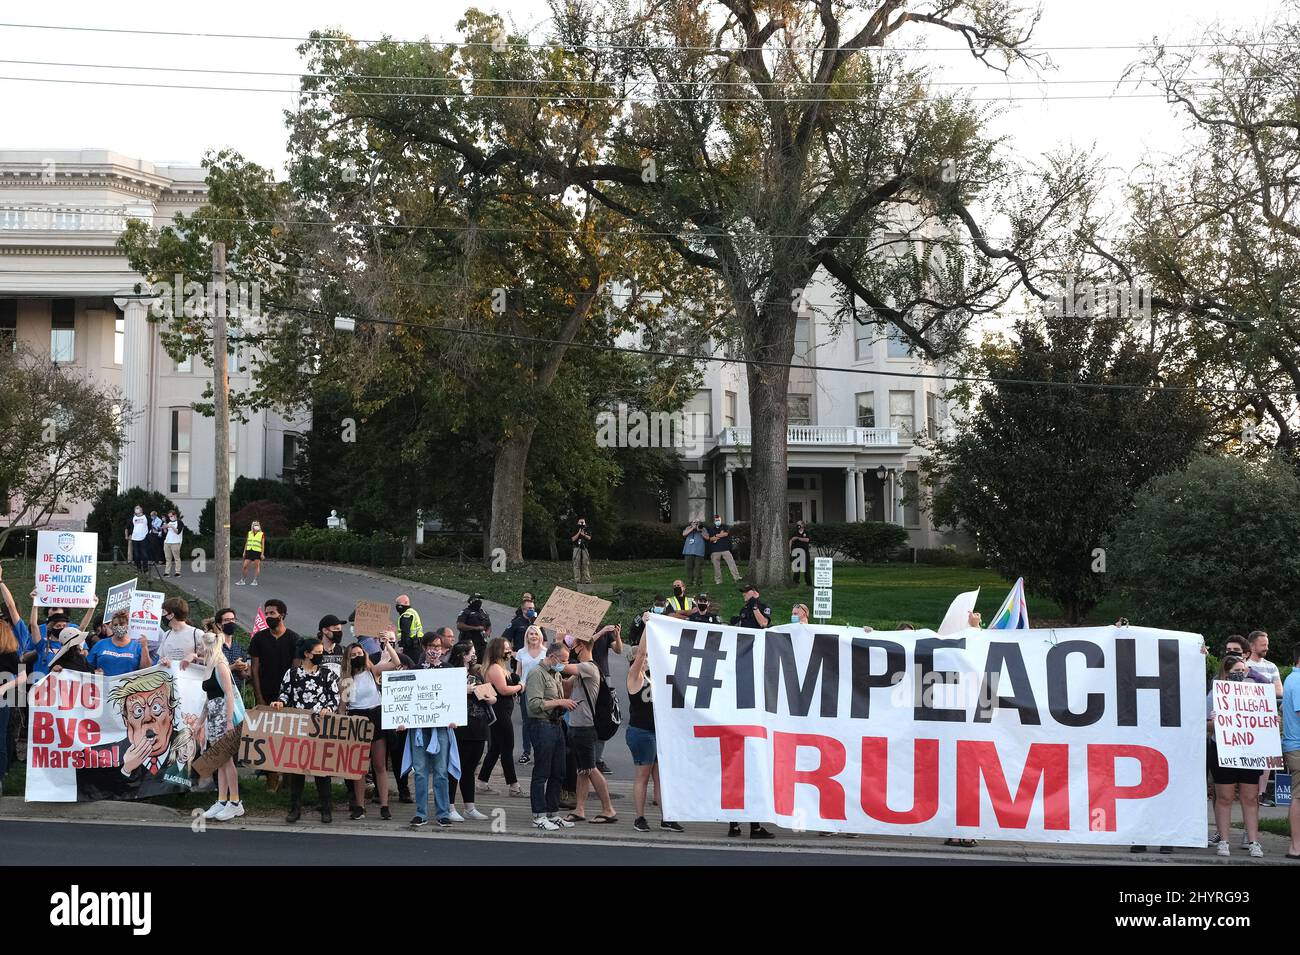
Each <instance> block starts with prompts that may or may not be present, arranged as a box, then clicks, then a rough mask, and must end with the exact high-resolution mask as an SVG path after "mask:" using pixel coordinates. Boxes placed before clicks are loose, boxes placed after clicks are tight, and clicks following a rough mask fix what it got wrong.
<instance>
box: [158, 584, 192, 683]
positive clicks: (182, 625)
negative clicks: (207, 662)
mask: <svg viewBox="0 0 1300 955" xmlns="http://www.w3.org/2000/svg"><path fill="white" fill-rule="evenodd" d="M189 616H190V606H189V604H188V603H186V602H185V599H184V598H182V597H168V598H167V599H166V600H164V601H163V605H162V622H163V628H164V630H163V636H162V639H160V640H159V641H158V662H159V663H162V664H164V665H165V664H167V663H168V662H170V661H173V660H174V661H176V662H178V663H179V664H180V667H181V669H182V670H183V669H185V668H186V667H187V666H189V665H190V664H191V663H193V662H194V661H195V660H197V659H198V658H199V657H200V656H201V655H202V654H203V631H202V630H200V629H199V628H198V627H195V626H193V625H192V624H190V622H189Z"/></svg>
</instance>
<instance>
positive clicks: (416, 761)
mask: <svg viewBox="0 0 1300 955" xmlns="http://www.w3.org/2000/svg"><path fill="white" fill-rule="evenodd" d="M421 732H422V733H423V734H424V740H425V742H424V745H423V746H416V745H415V736H414V733H415V731H414V730H407V731H406V735H407V737H408V738H409V739H410V740H411V776H412V779H413V781H414V783H415V793H414V795H415V814H416V815H417V816H419V817H420V818H421V819H428V818H429V779H430V777H432V779H433V808H434V810H435V811H436V812H437V813H438V818H439V819H446V818H447V817H448V816H450V815H451V791H450V789H449V788H448V786H447V760H448V759H449V758H450V757H451V733H450V731H449V730H448V729H447V727H445V726H433V727H425V728H424V729H423V730H421ZM430 733H437V734H438V752H436V753H431V752H429V750H428V745H429V743H428V740H429V734H430Z"/></svg>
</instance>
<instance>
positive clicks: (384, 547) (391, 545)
mask: <svg viewBox="0 0 1300 955" xmlns="http://www.w3.org/2000/svg"><path fill="white" fill-rule="evenodd" d="M370 541H371V549H370V563H371V564H372V565H374V566H375V567H398V566H400V565H401V563H402V541H401V538H398V537H392V536H390V535H388V534H375V535H374V536H373V537H371V539H370Z"/></svg>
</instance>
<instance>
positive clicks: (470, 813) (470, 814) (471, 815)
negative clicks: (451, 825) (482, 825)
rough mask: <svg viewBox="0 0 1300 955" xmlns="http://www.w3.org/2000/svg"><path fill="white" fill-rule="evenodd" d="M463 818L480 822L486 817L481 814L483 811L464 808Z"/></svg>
mask: <svg viewBox="0 0 1300 955" xmlns="http://www.w3.org/2000/svg"><path fill="white" fill-rule="evenodd" d="M465 818H466V819H473V820H474V821H475V822H482V821H483V820H484V819H486V818H487V816H485V815H483V813H481V812H479V811H478V810H477V809H466V810H465Z"/></svg>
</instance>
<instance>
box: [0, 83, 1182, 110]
mask: <svg viewBox="0 0 1300 955" xmlns="http://www.w3.org/2000/svg"><path fill="white" fill-rule="evenodd" d="M0 80H6V81H9V82H13V83H59V84H65V85H75V86H125V87H131V88H141V89H166V90H190V91H196V92H203V91H208V92H217V93H280V94H284V95H288V96H298V97H304V96H329V95H332V94H331V93H330V92H329V91H326V90H301V89H297V90H293V89H283V88H280V87H266V86H207V85H204V86H199V85H194V84H180V83H144V82H132V81H128V80H77V79H67V78H59V77H49V76H0ZM344 92H347V93H352V94H354V95H356V96H359V97H375V96H378V97H384V98H407V99H411V98H414V99H438V100H446V99H473V100H502V99H504V100H518V99H535V100H563V101H566V102H572V103H650V104H654V103H699V102H702V100H701V98H700V97H698V96H685V97H680V98H673V97H662V96H621V95H618V94H610V95H608V96H589V95H568V94H565V93H556V94H554V95H550V96H539V95H534V94H527V95H525V94H509V93H466V92H445V93H414V92H413V93H402V92H393V91H390V90H373V91H371V90H355V89H349V90H345V91H344ZM963 99H964V100H965V101H967V102H971V103H1019V102H1036V103H1050V102H1053V101H1056V100H1061V101H1067V100H1098V99H1101V100H1126V99H1159V100H1167V99H1168V98H1167V97H1166V96H1165V95H1164V94H1163V93H1125V94H1119V93H1079V94H1066V95H1059V96H967V97H963ZM703 102H708V103H711V104H713V103H738V104H746V105H750V106H762V105H765V101H764V100H762V99H761V98H758V97H752V98H743V97H734V98H725V97H709V98H708V99H707V100H704V101H703ZM780 102H781V103H783V104H793V103H859V102H861V101H860V100H858V99H854V98H852V97H828V96H817V97H808V98H798V97H795V98H785V97H783V98H782V99H781V101H780Z"/></svg>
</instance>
